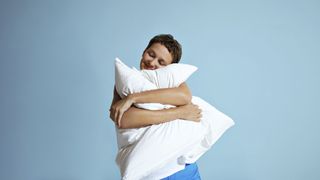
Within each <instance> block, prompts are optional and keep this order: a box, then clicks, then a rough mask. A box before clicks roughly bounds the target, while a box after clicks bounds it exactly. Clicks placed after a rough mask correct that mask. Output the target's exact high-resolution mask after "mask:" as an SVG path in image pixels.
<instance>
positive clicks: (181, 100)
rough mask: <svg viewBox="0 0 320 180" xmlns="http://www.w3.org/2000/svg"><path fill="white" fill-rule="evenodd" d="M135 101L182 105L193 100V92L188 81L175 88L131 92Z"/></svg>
mask: <svg viewBox="0 0 320 180" xmlns="http://www.w3.org/2000/svg"><path fill="white" fill-rule="evenodd" d="M129 98H131V99H132V100H133V102H134V103H161V104H171V105H175V106H181V105H185V104H189V103H190V102H191V98H192V96H191V92H190V90H189V88H188V86H187V84H186V83H182V84H181V85H180V86H179V87H175V88H162V89H155V90H150V91H144V92H140V93H134V94H130V95H129Z"/></svg>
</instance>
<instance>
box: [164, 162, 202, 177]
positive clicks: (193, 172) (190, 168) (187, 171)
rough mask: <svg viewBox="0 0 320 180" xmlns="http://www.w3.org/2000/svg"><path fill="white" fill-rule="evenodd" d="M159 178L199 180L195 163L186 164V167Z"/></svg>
mask: <svg viewBox="0 0 320 180" xmlns="http://www.w3.org/2000/svg"><path fill="white" fill-rule="evenodd" d="M161 180H201V178H200V174H199V170H198V166H197V164H196V163H192V164H186V167H185V168H184V169H182V170H181V171H178V172H176V173H174V174H172V175H170V176H168V177H165V178H163V179H161Z"/></svg>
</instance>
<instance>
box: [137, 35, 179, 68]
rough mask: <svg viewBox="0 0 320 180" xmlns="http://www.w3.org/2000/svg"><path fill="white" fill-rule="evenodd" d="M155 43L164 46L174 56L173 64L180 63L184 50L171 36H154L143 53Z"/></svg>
mask: <svg viewBox="0 0 320 180" xmlns="http://www.w3.org/2000/svg"><path fill="white" fill-rule="evenodd" d="M154 43H160V44H162V45H164V46H165V47H166V48H167V49H168V51H169V52H170V54H171V56H172V63H179V61H180V59H181V56H182V48H181V45H180V44H179V42H178V41H177V40H175V39H174V38H173V36H172V35H171V34H159V35H156V36H154V37H153V38H152V39H151V40H150V41H149V44H148V46H147V47H146V49H145V50H144V51H143V52H145V51H146V50H147V49H148V48H149V47H150V46H152V45H153V44H154Z"/></svg>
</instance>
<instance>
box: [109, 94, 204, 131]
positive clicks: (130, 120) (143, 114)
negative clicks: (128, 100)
mask: <svg viewBox="0 0 320 180" xmlns="http://www.w3.org/2000/svg"><path fill="white" fill-rule="evenodd" d="M124 101H125V100H124V99H122V100H121V98H120V96H119V95H118V93H117V92H116V90H115V89H114V97H113V101H112V104H111V108H110V111H111V112H110V118H111V119H112V120H113V121H114V122H115V123H116V124H117V122H118V121H117V118H116V109H115V107H117V104H119V103H120V104H121V102H124ZM179 118H180V119H186V120H191V121H199V120H200V118H201V110H200V109H199V108H198V106H196V105H193V104H190V103H189V104H186V105H182V106H180V107H177V108H171V109H163V110H157V111H151V110H145V109H139V108H135V107H133V106H131V105H130V107H129V108H128V109H127V110H126V111H125V112H123V116H122V117H121V124H120V123H119V124H117V125H118V126H119V128H139V127H143V126H148V125H152V124H159V123H163V122H168V121H172V120H175V119H179Z"/></svg>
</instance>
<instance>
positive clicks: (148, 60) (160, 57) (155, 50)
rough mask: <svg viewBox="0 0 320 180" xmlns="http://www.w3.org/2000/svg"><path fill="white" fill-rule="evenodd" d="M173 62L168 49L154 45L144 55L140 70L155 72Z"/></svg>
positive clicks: (157, 44)
mask: <svg viewBox="0 0 320 180" xmlns="http://www.w3.org/2000/svg"><path fill="white" fill-rule="evenodd" d="M172 61H173V59H172V55H171V54H170V52H169V51H168V49H167V48H166V47H165V46H164V45H162V44H160V43H154V44H152V45H151V46H150V47H149V48H148V49H146V50H145V52H144V53H143V55H142V58H141V62H140V69H141V70H143V69H148V70H154V69H158V68H161V67H165V66H167V65H169V64H171V63H172Z"/></svg>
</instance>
